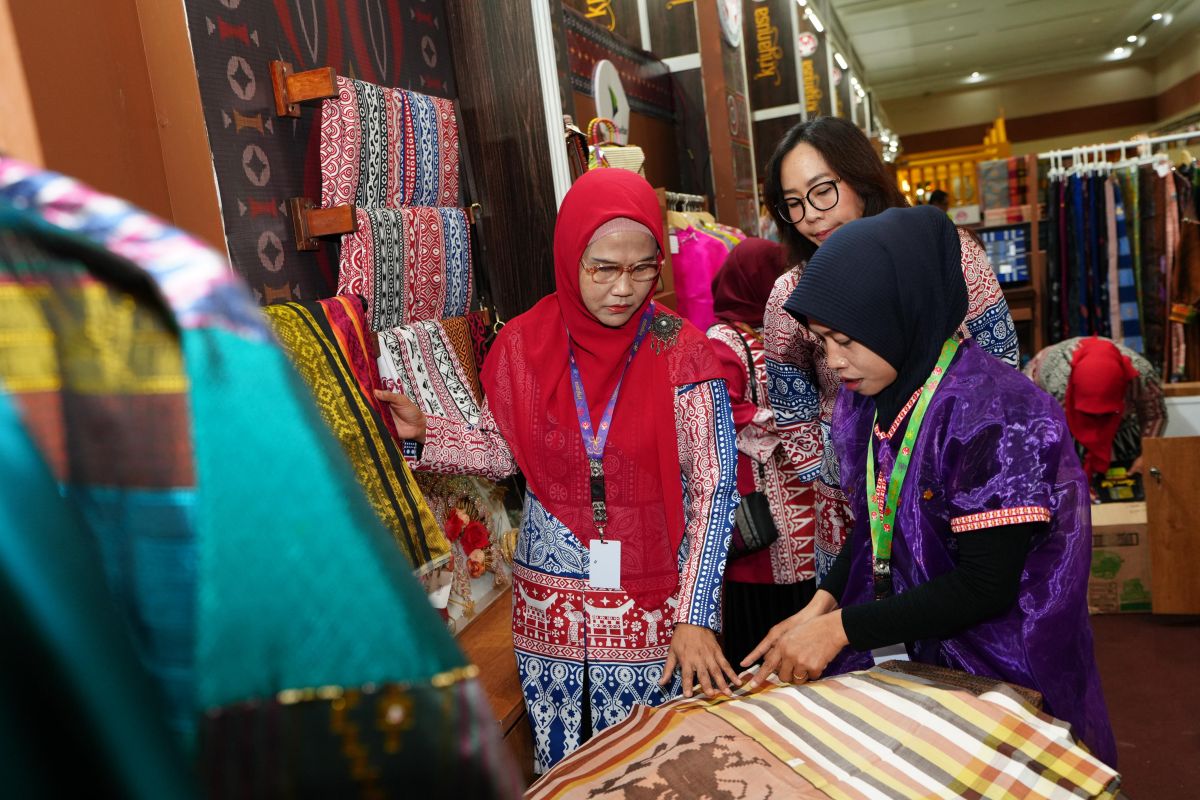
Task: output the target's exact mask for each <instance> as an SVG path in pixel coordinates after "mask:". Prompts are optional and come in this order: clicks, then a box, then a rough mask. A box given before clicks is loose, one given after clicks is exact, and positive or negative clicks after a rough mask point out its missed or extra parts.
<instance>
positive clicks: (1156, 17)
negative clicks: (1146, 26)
mask: <svg viewBox="0 0 1200 800" xmlns="http://www.w3.org/2000/svg"><path fill="white" fill-rule="evenodd" d="M1150 19H1152V20H1154V21H1155V22H1158V21H1159V20H1160V19H1162V14H1152V15H1150Z"/></svg>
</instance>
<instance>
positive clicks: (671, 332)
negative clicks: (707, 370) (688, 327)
mask: <svg viewBox="0 0 1200 800" xmlns="http://www.w3.org/2000/svg"><path fill="white" fill-rule="evenodd" d="M682 328H683V318H682V317H676V316H675V315H673V314H664V313H663V312H661V311H660V312H658V313H657V314H655V315H654V321H653V322H651V323H650V332H651V333H652V334H653V335H654V340H653V341H652V342H651V343H650V346H651V347H653V348H654V352H656V353H661V352H662V351H663V350H666V349H667V348H668V347H670V346H671V345H673V344H675V340H676V339H677V338H678V337H679V331H680V329H682Z"/></svg>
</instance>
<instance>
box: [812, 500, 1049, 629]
mask: <svg viewBox="0 0 1200 800" xmlns="http://www.w3.org/2000/svg"><path fill="white" fill-rule="evenodd" d="M1047 527H1048V523H1045V522H1025V523H1020V524H1017V525H1002V526H998V527H995V528H985V529H983V530H978V531H969V532H966V533H961V534H958V566H957V567H956V568H955V569H953V570H951V571H950V572H947V573H946V574H945V575H939V576H938V577H936V578H934V579H933V580H931V581H929V582H928V583H923V584H921V585H920V586H915V587H913V588H911V589H909V590H908V591H905V592H902V593H900V594H896V595H893V596H891V597H888V598H885V599H883V600H877V601H875V602H871V603H864V604H861V605H855V606H850V607H848V608H845V609H843V610H842V627H843V628H844V629H845V631H846V637H847V638H848V639H849V640H850V646H851V647H853V648H854V649H855V650H860V651H865V650H873V649H875V648H877V647H886V646H888V645H893V644H899V643H902V642H913V641H917V640H920V639H944V638H947V637H949V636H952V635H953V634H955V633H957V632H958V631H961V630H963V629H965V628H969V627H971V626H972V625H975V624H977V623H980V622H982V621H984V620H986V619H988V618H990V617H994V616H996V615H997V614H1000V613H1001V612H1003V611H1005V610H1006V609H1008V608H1009V607H1010V606H1012V604H1013V603H1015V602H1016V600H1017V593H1018V590H1019V588H1020V581H1021V571H1022V569H1023V568H1024V566H1025V554H1026V552H1028V550H1029V543H1030V541H1031V540H1032V539H1033V537H1034V536H1036V535H1037V534H1039V533H1044V532H1045V531H1046V529H1047ZM852 538H853V537H852ZM851 543H852V541H851V540H847V542H846V545H845V547H843V548H842V552H841V553H840V554H839V555H838V557H837V559H836V560H834V562H833V566H832V567H831V568H830V571H829V574H828V575H827V576H826V577H825V580H824V581H822V583H821V585H820V586H819V587H818V588H820V589H824V590H825V591H827V592H829V593H830V594H832V595H833V596H834V597H835V598H838V599H839V600H840V599H841V596H842V592H843V591H844V590H845V588H846V581H847V579H848V578H849V574H850V553H851Z"/></svg>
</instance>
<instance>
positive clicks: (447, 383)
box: [379, 317, 482, 425]
mask: <svg viewBox="0 0 1200 800" xmlns="http://www.w3.org/2000/svg"><path fill="white" fill-rule="evenodd" d="M379 375H380V378H381V379H382V381H383V387H384V388H385V389H389V390H391V391H395V392H401V393H402V394H405V395H407V396H408V397H411V398H412V399H413V401H414V402H415V403H416V404H417V405H418V406H420V408H421V410H422V411H424V412H425V413H426V414H432V415H433V416H436V417H444V418H446V419H452V420H462V421H463V422H465V423H467V424H468V425H476V424H478V423H479V407H480V398H481V397H482V393H481V392H480V389H479V371H478V369H477V368H476V366H475V354H474V352H473V351H472V349H471V340H470V332H469V330H468V326H467V320H466V318H464V317H455V318H453V319H445V320H426V321H424V322H414V323H413V324H411V325H401V326H398V327H395V328H391V329H390V330H386V331H381V332H380V333H379Z"/></svg>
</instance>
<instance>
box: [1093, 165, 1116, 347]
mask: <svg viewBox="0 0 1200 800" xmlns="http://www.w3.org/2000/svg"><path fill="white" fill-rule="evenodd" d="M1106 183H1107V179H1106V177H1105V176H1103V175H1099V174H1095V175H1092V176H1091V177H1090V178H1089V179H1088V186H1089V193H1090V194H1089V197H1090V201H1091V202H1090V204H1089V208H1088V211H1089V214H1090V220H1091V222H1090V225H1091V229H1092V233H1091V245H1092V253H1091V265H1092V269H1091V273H1090V275H1091V279H1092V287H1091V289H1092V291H1091V310H1090V312H1091V313H1090V316H1091V320H1092V330H1091V333H1094V334H1096V335H1098V336H1106V337H1111V336H1112V322H1111V319H1112V309H1111V305H1110V303H1109V299H1108V285H1109V284H1108V272H1109V261H1108V221H1107V220H1108V217H1107V200H1106V192H1105V188H1104V187H1105V185H1106ZM1114 286H1115V282H1114Z"/></svg>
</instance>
